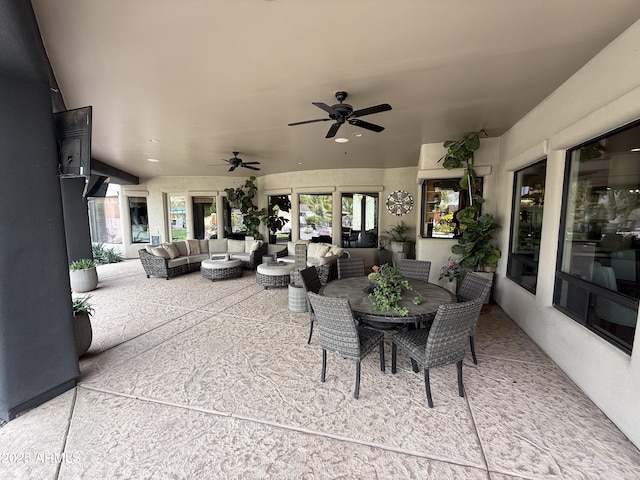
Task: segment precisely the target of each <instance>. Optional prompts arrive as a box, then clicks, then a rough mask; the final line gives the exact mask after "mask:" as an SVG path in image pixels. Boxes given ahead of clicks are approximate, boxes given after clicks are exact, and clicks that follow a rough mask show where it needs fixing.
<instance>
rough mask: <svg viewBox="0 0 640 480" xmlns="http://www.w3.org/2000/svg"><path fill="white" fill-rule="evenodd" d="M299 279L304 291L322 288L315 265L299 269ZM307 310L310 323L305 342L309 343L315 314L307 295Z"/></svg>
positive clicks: (316, 291) (315, 291) (317, 290)
mask: <svg viewBox="0 0 640 480" xmlns="http://www.w3.org/2000/svg"><path fill="white" fill-rule="evenodd" d="M300 280H302V286H303V287H304V290H305V292H313V293H319V292H320V289H321V288H322V283H321V282H320V276H319V275H318V270H317V269H316V267H315V265H314V266H311V267H307V268H305V269H303V270H300ZM307 310H308V311H309V324H310V325H309V340H307V343H311V335H313V322H314V321H315V319H316V315H315V313H314V311H313V307H312V306H311V302H309V297H307Z"/></svg>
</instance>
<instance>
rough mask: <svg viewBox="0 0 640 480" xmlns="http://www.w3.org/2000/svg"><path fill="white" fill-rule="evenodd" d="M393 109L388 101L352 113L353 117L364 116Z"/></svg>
mask: <svg viewBox="0 0 640 480" xmlns="http://www.w3.org/2000/svg"><path fill="white" fill-rule="evenodd" d="M389 110H391V105H389V104H388V103H381V104H380V105H375V106H373V107H367V108H363V109H361V110H356V111H354V112H352V113H351V115H350V116H352V117H364V116H365V115H371V114H373V113H379V112H387V111H389Z"/></svg>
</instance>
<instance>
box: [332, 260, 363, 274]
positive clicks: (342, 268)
mask: <svg viewBox="0 0 640 480" xmlns="http://www.w3.org/2000/svg"><path fill="white" fill-rule="evenodd" d="M362 276H364V258H362V257H351V258H339V259H338V278H349V277H362Z"/></svg>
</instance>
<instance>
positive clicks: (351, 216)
mask: <svg viewBox="0 0 640 480" xmlns="http://www.w3.org/2000/svg"><path fill="white" fill-rule="evenodd" d="M342 246H343V247H351V248H376V247H377V246H378V194H377V193H343V194H342Z"/></svg>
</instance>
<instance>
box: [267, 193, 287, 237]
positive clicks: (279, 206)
mask: <svg viewBox="0 0 640 480" xmlns="http://www.w3.org/2000/svg"><path fill="white" fill-rule="evenodd" d="M269 211H270V212H272V213H273V214H274V215H275V216H276V217H282V218H284V219H286V222H285V223H284V225H283V226H282V227H281V228H278V229H277V230H276V231H275V234H274V233H273V231H271V227H269V225H267V227H269V229H270V230H269V235H270V236H274V235H275V238H270V239H269V243H286V242H288V241H289V240H291V195H270V196H269ZM271 240H273V242H272V241H271Z"/></svg>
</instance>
